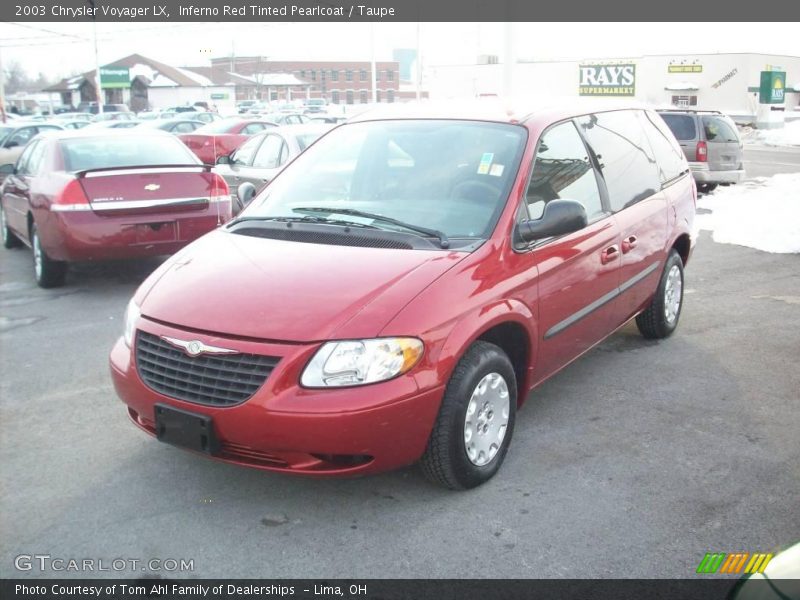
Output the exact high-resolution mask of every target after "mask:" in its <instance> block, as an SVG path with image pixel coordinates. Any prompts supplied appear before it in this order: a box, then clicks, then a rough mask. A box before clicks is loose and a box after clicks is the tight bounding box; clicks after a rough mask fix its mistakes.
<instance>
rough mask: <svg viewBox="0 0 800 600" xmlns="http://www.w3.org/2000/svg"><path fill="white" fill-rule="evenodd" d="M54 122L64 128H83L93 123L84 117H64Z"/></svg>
mask: <svg viewBox="0 0 800 600" xmlns="http://www.w3.org/2000/svg"><path fill="white" fill-rule="evenodd" d="M54 122H55V123H57V124H58V125H60V126H61V127H63V128H64V129H83V128H84V127H86V126H88V125H90V124H91V123H92V121H86V120H84V119H72V120H66V119H62V120H59V121H54Z"/></svg>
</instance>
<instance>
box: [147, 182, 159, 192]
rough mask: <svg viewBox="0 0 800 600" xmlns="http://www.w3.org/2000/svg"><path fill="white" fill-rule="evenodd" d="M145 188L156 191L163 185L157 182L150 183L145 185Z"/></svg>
mask: <svg viewBox="0 0 800 600" xmlns="http://www.w3.org/2000/svg"><path fill="white" fill-rule="evenodd" d="M144 189H146V190H147V191H148V192H155V191H156V190H160V189H161V186H160V185H158V184H157V183H148V184H147V185H146V186H144Z"/></svg>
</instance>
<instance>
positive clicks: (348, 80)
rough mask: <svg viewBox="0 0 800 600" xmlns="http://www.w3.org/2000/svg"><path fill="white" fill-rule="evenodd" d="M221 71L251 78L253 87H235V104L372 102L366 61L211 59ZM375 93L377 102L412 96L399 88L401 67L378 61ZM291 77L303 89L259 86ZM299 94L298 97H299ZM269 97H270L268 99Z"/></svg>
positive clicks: (257, 58) (376, 64)
mask: <svg viewBox="0 0 800 600" xmlns="http://www.w3.org/2000/svg"><path fill="white" fill-rule="evenodd" d="M211 64H212V65H213V66H214V67H216V68H220V69H225V70H227V71H229V72H232V73H236V74H238V75H242V76H245V77H249V78H251V79H252V80H253V81H255V82H256V85H254V86H237V88H236V99H237V100H253V99H259V100H288V99H290V98H291V97H298V96H299V97H305V96H306V94H308V96H309V97H311V98H325V99H326V100H327V101H328V102H331V103H333V104H367V103H369V102H372V74H371V68H372V65H371V63H370V62H369V61H316V60H312V61H277V60H269V59H268V58H267V57H263V56H235V57H223V58H213V59H211ZM375 68H376V71H377V77H376V89H377V101H378V102H395V101H398V100H401V99H403V100H406V99H411V98H412V97H414V96H415V92H409V91H406V90H403V91H401V88H400V63H399V62H397V61H377V62H376V63H375ZM278 74H280V75H292V76H294V77H295V78H296V79H297V80H299V81H300V82H301V83H302V84H303V85H302V88H301V89H298V88H300V86H296V87H295V88H292V87H289V86H284V87H280V86H278V87H276V86H270V90H269V92H267V90H266V84H264V85H261V83H260V80H262V79H263V80H265V81H266V80H268V79H269V78H270V77H273V76H275V75H278ZM298 91H300V92H301V94H298ZM270 96H271V97H270Z"/></svg>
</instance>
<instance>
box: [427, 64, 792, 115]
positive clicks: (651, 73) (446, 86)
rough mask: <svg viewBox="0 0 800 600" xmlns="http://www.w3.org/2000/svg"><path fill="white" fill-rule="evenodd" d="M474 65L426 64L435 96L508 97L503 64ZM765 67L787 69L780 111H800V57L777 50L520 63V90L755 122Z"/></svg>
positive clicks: (515, 76)
mask: <svg viewBox="0 0 800 600" xmlns="http://www.w3.org/2000/svg"><path fill="white" fill-rule="evenodd" d="M479 63H481V64H473V65H439V66H433V67H430V68H428V69H426V70H425V80H426V82H427V87H428V88H429V90H430V95H431V97H432V98H456V97H462V98H463V97H475V96H482V95H501V94H502V93H503V92H504V90H503V69H504V65H502V64H499V62H498V61H497V59H496V57H486V56H483V57H481V59H480V61H479ZM763 71H780V72H785V73H786V76H785V79H784V81H785V88H784V93H783V95H784V100H783V103H782V104H776V105H774V106H773V110H779V111H785V112H786V114H787V118H788V117H789V116H795V115H792V114H791V113H795V114H796V116H798V117H800V113H797V108H798V102H800V56H780V55H771V54H752V53H750V54H745V53H740V54H670V55H648V56H635V57H618V58H608V59H587V60H580V61H578V60H568V61H519V62H517V63H516V64H515V65H514V67H513V73H512V81H513V88H512V92H513V94H514V95H522V96H524V95H552V96H557V97H570V96H575V97H578V96H593V97H598V98H608V99H614V98H616V99H619V98H620V97H622V98H624V97H628V98H632V99H635V100H637V101H640V102H643V103H646V104H649V105H652V106H657V107H692V108H697V109H713V110H721V111H723V112H726V113H728V114H730V115H731V116H733V117H734V118H736V119H737V120H739V121H742V122H747V121H753V120H755V118H756V116H757V113H758V111H759V85H760V81H761V79H760V78H761V73H762V72H763Z"/></svg>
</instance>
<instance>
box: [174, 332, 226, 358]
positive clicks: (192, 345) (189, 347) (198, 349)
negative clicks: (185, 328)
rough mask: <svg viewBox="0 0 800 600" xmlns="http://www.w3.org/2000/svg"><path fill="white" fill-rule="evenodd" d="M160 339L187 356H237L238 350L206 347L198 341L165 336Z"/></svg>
mask: <svg viewBox="0 0 800 600" xmlns="http://www.w3.org/2000/svg"><path fill="white" fill-rule="evenodd" d="M161 339H162V340H164V341H165V342H168V343H170V344H172V345H173V346H175V347H177V348H180V349H181V350H183V351H184V352H186V354H188V355H189V356H200V355H201V354H239V351H238V350H231V349H230V348H220V347H218V346H207V345H206V344H204V343H203V342H201V341H200V340H191V341H188V342H187V341H185V340H179V339H177V338H171V337H167V336H165V335H162V336H161Z"/></svg>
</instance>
